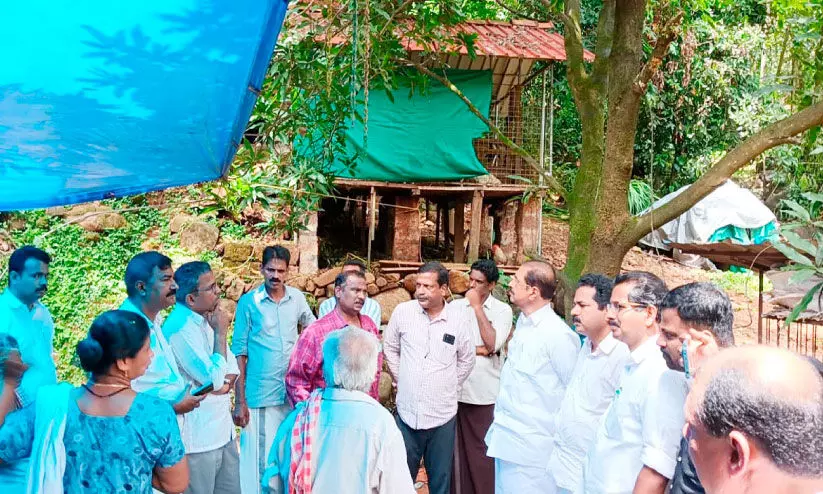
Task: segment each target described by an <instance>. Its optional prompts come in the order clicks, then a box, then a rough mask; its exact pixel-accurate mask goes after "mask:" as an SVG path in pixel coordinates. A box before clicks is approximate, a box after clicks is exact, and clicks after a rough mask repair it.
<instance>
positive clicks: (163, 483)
mask: <svg viewBox="0 0 823 494" xmlns="http://www.w3.org/2000/svg"><path fill="white" fill-rule="evenodd" d="M153 473H154V475H152V478H151V486H152V487H154V488H155V489H157V490H158V491H160V492H165V493H166V494H179V493H181V492H183V491H185V490H186V487H188V486H189V463H188V461H187V460H186V457H185V456H184V457H183V458H182V459H181V460H180V461H179V462H177V464H175V465H172V466H170V467H168V468H161V467H159V466H157V467H154V472H153Z"/></svg>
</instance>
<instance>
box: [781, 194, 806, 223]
mask: <svg viewBox="0 0 823 494" xmlns="http://www.w3.org/2000/svg"><path fill="white" fill-rule="evenodd" d="M783 206H785V207H788V208H789V209H790V210H791V211H787V210H786V209H783V212H784V213H786V214H789V215H790V216H793V217H795V218H797V219H800V220H803V221H811V220H812V217H811V215H810V214H809V212H808V211H806V209H805V208H804V207H803V206H801V205H800V204H798V203H797V202H795V201H792V200H791V199H786V200H784V201H783Z"/></svg>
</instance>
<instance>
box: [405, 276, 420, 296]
mask: <svg viewBox="0 0 823 494" xmlns="http://www.w3.org/2000/svg"><path fill="white" fill-rule="evenodd" d="M403 288H405V289H406V291H407V292H408V293H414V291H415V290H416V289H417V273H411V274H407V275H406V277H405V278H403Z"/></svg>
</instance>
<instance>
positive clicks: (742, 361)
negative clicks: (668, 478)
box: [684, 346, 823, 494]
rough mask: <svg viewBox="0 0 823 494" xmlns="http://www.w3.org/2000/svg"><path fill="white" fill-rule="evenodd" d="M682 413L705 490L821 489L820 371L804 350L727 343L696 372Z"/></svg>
mask: <svg viewBox="0 0 823 494" xmlns="http://www.w3.org/2000/svg"><path fill="white" fill-rule="evenodd" d="M685 414H686V427H685V428H684V434H685V435H686V436H687V438H688V439H689V450H690V451H691V454H692V459H693V460H694V464H695V467H696V468H697V473H698V475H699V476H700V480H701V481H702V482H703V487H704V488H705V490H706V492H707V493H709V494H719V493H723V494H726V493H732V494H736V493H746V494H758V493H763V494H780V493H796V494H803V493H818V492H823V378H821V376H820V374H819V373H818V372H817V370H816V369H815V368H814V367H813V366H812V365H811V364H810V363H809V362H808V361H806V360H804V359H803V358H802V357H799V356H797V355H795V354H793V353H791V352H789V351H787V350H782V349H778V348H772V347H765V346H749V347H742V348H734V349H729V350H724V351H722V352H720V354H719V355H717V356H716V357H715V358H713V359H712V360H710V361H708V362H707V363H706V365H705V366H704V367H703V369H702V370H701V371H700V372H699V373H698V375H697V376H696V377H695V382H694V384H693V386H692V389H691V392H690V393H689V396H688V399H687V400H686V406H685Z"/></svg>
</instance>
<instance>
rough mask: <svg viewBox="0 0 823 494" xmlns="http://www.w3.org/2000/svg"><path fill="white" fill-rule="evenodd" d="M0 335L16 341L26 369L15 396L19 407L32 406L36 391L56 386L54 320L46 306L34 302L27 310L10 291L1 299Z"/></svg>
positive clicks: (1, 296)
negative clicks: (11, 337)
mask: <svg viewBox="0 0 823 494" xmlns="http://www.w3.org/2000/svg"><path fill="white" fill-rule="evenodd" d="M0 333H6V334H8V335H11V336H13V337H14V339H15V340H17V345H18V348H19V350H20V357H21V358H22V360H23V362H25V363H26V364H27V365H28V366H29V369H28V370H27V371H26V372H25V373H24V374H23V379H22V380H21V381H20V386H19V387H18V388H17V394H18V396H19V397H20V402H21V405H23V406H28V405H30V404H31V403H33V402H34V399H35V397H36V396H37V390H38V389H40V388H41V387H43V386H46V385H49V384H57V368H56V367H55V365H54V358H53V357H52V352H53V351H54V347H53V343H52V342H53V340H54V320H53V319H52V317H51V314H50V313H49V310H48V309H47V308H46V306H45V305H43V304H41V303H40V302H35V303H34V305H33V306H32V308H31V309H29V308H28V307H27V306H26V305H25V304H24V303H23V302H21V301H20V299H18V298H17V297H16V296H15V295H14V294H13V293H12V292H11V290H9V289H6V290H5V291H4V292H3V294H2V295H0Z"/></svg>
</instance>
